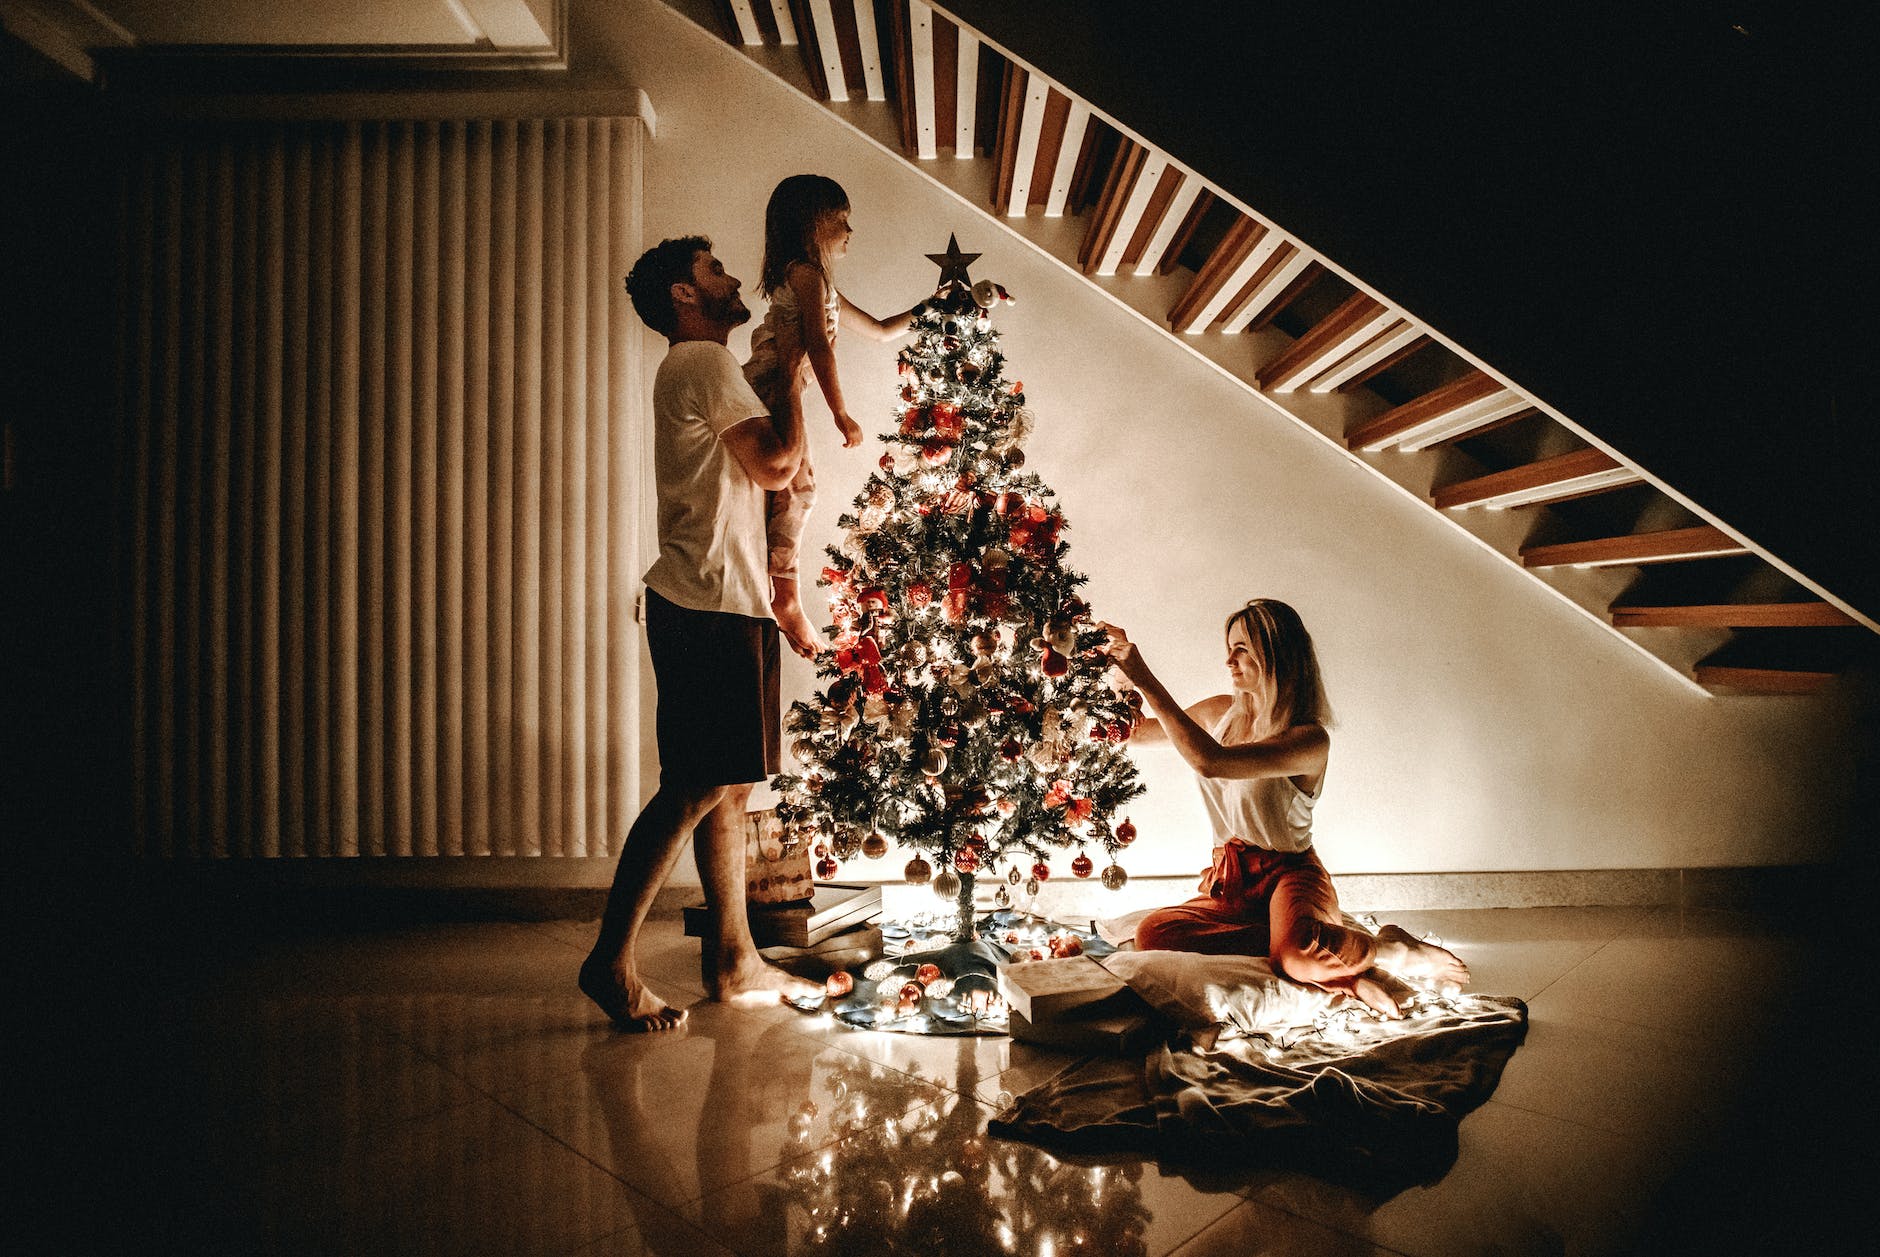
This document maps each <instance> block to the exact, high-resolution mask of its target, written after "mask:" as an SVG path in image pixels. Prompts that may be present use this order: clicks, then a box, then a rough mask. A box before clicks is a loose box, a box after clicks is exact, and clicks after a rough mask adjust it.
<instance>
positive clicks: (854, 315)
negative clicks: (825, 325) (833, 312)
mask: <svg viewBox="0 0 1880 1257" xmlns="http://www.w3.org/2000/svg"><path fill="white" fill-rule="evenodd" d="M836 295H837V296H841V294H840V293H837V294H836ZM918 309H920V307H919V306H918V305H917V306H915V307H913V309H910V310H903V311H901V313H899V314H891V315H889V316H888V317H887V318H885V319H878V318H876V317H875V316H874V315H872V314H870V313H869V312H868V311H866V310H864V309H862V307H860V306H858V305H856V304H855V303H854V302H853V301H850V300H849V299H848V298H847V297H842V326H844V327H846V328H849V329H851V330H853V331H855V332H857V333H859V334H860V335H863V336H866V337H868V339H870V340H872V341H876V342H878V343H881V344H886V343H887V342H888V341H891V340H897V339H899V338H900V337H902V336H905V335H907V329H908V328H909V327H911V326H913V324H914V311H915V310H918Z"/></svg>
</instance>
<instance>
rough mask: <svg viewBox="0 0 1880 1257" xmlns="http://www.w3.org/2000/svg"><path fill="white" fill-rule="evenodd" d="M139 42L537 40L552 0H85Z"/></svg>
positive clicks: (450, 44)
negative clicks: (183, 0) (180, 0)
mask: <svg viewBox="0 0 1880 1257" xmlns="http://www.w3.org/2000/svg"><path fill="white" fill-rule="evenodd" d="M88 2H89V5H90V7H91V8H93V9H95V10H97V11H98V12H99V13H102V14H104V15H105V16H106V17H108V18H110V19H111V20H112V21H114V22H116V23H117V24H118V25H119V26H121V27H123V28H124V30H125V31H126V32H128V33H129V34H130V35H131V36H132V37H133V38H134V39H135V40H136V42H137V43H138V44H141V45H143V46H145V47H188V46H219V47H231V46H234V47H257V48H304V49H308V50H312V49H317V48H363V47H386V48H465V49H468V48H473V47H476V46H478V45H481V46H483V47H486V48H489V47H493V48H497V49H529V48H542V47H545V46H546V45H548V44H549V43H550V42H551V39H550V37H549V32H550V31H551V30H552V29H553V28H552V18H553V12H554V4H555V0H190V3H187V4H179V3H177V2H176V0H88Z"/></svg>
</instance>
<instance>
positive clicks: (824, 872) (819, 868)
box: [816, 856, 837, 882]
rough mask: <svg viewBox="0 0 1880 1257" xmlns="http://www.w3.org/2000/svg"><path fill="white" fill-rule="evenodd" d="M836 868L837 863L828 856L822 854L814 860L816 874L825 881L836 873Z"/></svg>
mask: <svg viewBox="0 0 1880 1257" xmlns="http://www.w3.org/2000/svg"><path fill="white" fill-rule="evenodd" d="M836 869H837V865H836V862H835V860H834V859H832V858H831V857H829V856H824V857H823V858H822V859H820V860H818V861H816V876H817V877H819V878H821V879H822V880H823V881H825V882H826V881H829V880H830V879H831V878H833V877H834V876H835V875H836Z"/></svg>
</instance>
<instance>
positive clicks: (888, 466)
mask: <svg viewBox="0 0 1880 1257" xmlns="http://www.w3.org/2000/svg"><path fill="white" fill-rule="evenodd" d="M875 466H877V467H879V468H881V470H883V471H885V472H888V473H890V474H892V473H893V472H894V455H893V454H883V455H882V456H881V457H880V458H878V459H876V460H875Z"/></svg>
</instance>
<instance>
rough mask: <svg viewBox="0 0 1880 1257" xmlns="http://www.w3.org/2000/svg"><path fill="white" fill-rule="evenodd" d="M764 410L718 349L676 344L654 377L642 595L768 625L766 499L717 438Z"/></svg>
mask: <svg viewBox="0 0 1880 1257" xmlns="http://www.w3.org/2000/svg"><path fill="white" fill-rule="evenodd" d="M768 414H769V411H767V410H766V409H765V408H764V404H763V403H762V402H761V401H759V400H758V399H757V394H756V393H754V392H752V391H751V386H750V385H749V384H748V383H746V382H745V379H744V372H743V371H741V370H739V369H738V361H737V359H736V358H734V357H732V355H731V351H730V350H729V349H727V348H725V347H724V346H723V345H720V344H718V343H717V342H716V341H709V340H690V341H681V342H680V343H679V344H677V345H674V346H673V347H672V348H671V349H670V350H669V351H667V354H666V358H665V361H663V362H661V363H660V364H659V371H658V373H657V374H656V375H655V376H654V377H653V476H654V480H655V481H656V483H657V485H658V491H659V558H658V559H657V560H656V561H655V562H654V563H653V566H652V567H650V568H648V569H647V572H646V585H647V588H649V589H651V590H653V591H654V592H656V593H658V594H659V596H660V597H662V598H664V599H666V600H667V601H668V602H671V603H674V604H675V605H677V606H681V607H689V608H691V609H692V610H694V611H730V612H733V613H735V614H737V615H748V616H752V617H754V618H757V619H763V620H768V619H771V618H772V616H771V611H770V575H769V571H770V564H769V555H768V547H767V546H766V543H765V539H764V490H763V489H762V488H760V487H759V486H758V484H757V482H756V481H755V480H752V479H751V478H750V476H749V475H748V474H746V472H745V470H744V467H743V465H742V464H740V463H739V462H738V460H737V457H736V456H735V455H734V454H732V452H731V451H730V450H729V449H728V448H726V446H725V444H724V442H723V441H721V440H719V437H720V435H722V434H723V433H724V431H725V430H726V429H727V428H730V427H732V426H734V425H736V424H739V423H742V422H744V421H745V420H746V419H749V418H752V417H753V416H757V415H766V416H767V415H768Z"/></svg>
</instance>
